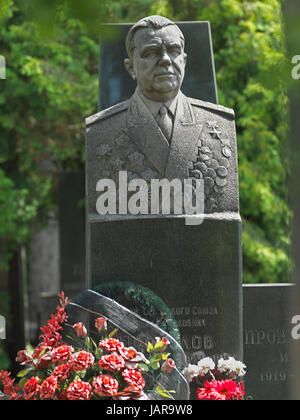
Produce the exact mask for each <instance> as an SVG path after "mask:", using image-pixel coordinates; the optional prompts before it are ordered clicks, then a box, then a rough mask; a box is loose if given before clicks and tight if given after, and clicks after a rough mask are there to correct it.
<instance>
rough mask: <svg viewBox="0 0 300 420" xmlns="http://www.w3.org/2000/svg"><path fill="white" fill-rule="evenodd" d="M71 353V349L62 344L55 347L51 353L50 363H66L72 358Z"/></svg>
mask: <svg viewBox="0 0 300 420" xmlns="http://www.w3.org/2000/svg"><path fill="white" fill-rule="evenodd" d="M73 352H74V349H73V347H71V346H68V345H66V344H63V345H62V346H60V347H57V348H56V349H55V350H54V351H53V355H52V361H53V363H63V362H67V361H68V360H69V359H70V357H71V356H72V353H73Z"/></svg>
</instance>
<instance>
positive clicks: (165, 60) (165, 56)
mask: <svg viewBox="0 0 300 420" xmlns="http://www.w3.org/2000/svg"><path fill="white" fill-rule="evenodd" d="M159 62H160V63H161V64H163V65H168V64H171V63H172V61H171V59H170V57H169V55H168V54H167V52H166V51H164V52H163V53H162V55H161V58H160V60H159Z"/></svg>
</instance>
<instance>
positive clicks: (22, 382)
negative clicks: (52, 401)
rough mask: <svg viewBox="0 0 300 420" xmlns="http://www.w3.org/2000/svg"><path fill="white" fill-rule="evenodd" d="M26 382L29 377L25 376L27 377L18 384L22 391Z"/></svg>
mask: <svg viewBox="0 0 300 420" xmlns="http://www.w3.org/2000/svg"><path fill="white" fill-rule="evenodd" d="M26 382H27V378H25V377H24V378H22V379H20V380H19V382H18V386H19V389H20V391H22V389H23V388H24V385H25V384H26Z"/></svg>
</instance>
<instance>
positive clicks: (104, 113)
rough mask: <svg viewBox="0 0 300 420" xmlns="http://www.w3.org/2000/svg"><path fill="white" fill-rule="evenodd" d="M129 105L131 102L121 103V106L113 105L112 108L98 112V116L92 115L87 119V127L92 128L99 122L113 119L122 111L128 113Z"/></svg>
mask: <svg viewBox="0 0 300 420" xmlns="http://www.w3.org/2000/svg"><path fill="white" fill-rule="evenodd" d="M128 104H129V100H127V101H124V102H120V103H119V104H116V105H113V106H111V107H110V108H107V109H104V110H103V111H100V112H97V114H94V115H91V116H90V117H88V118H86V120H85V122H86V125H87V126H90V125H92V124H94V123H95V122H97V121H100V120H103V119H105V118H109V117H112V116H113V115H116V114H118V113H120V112H122V111H126V109H127V108H128Z"/></svg>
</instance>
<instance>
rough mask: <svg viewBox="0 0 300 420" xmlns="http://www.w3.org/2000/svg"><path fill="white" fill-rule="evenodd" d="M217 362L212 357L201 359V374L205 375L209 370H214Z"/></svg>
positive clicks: (199, 367) (199, 365) (199, 366)
mask: <svg viewBox="0 0 300 420" xmlns="http://www.w3.org/2000/svg"><path fill="white" fill-rule="evenodd" d="M215 366H216V365H215V363H214V361H213V360H212V359H211V358H210V357H205V358H204V359H201V360H199V362H198V369H199V375H200V376H204V375H206V374H207V373H208V372H209V371H211V370H214V368H215Z"/></svg>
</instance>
